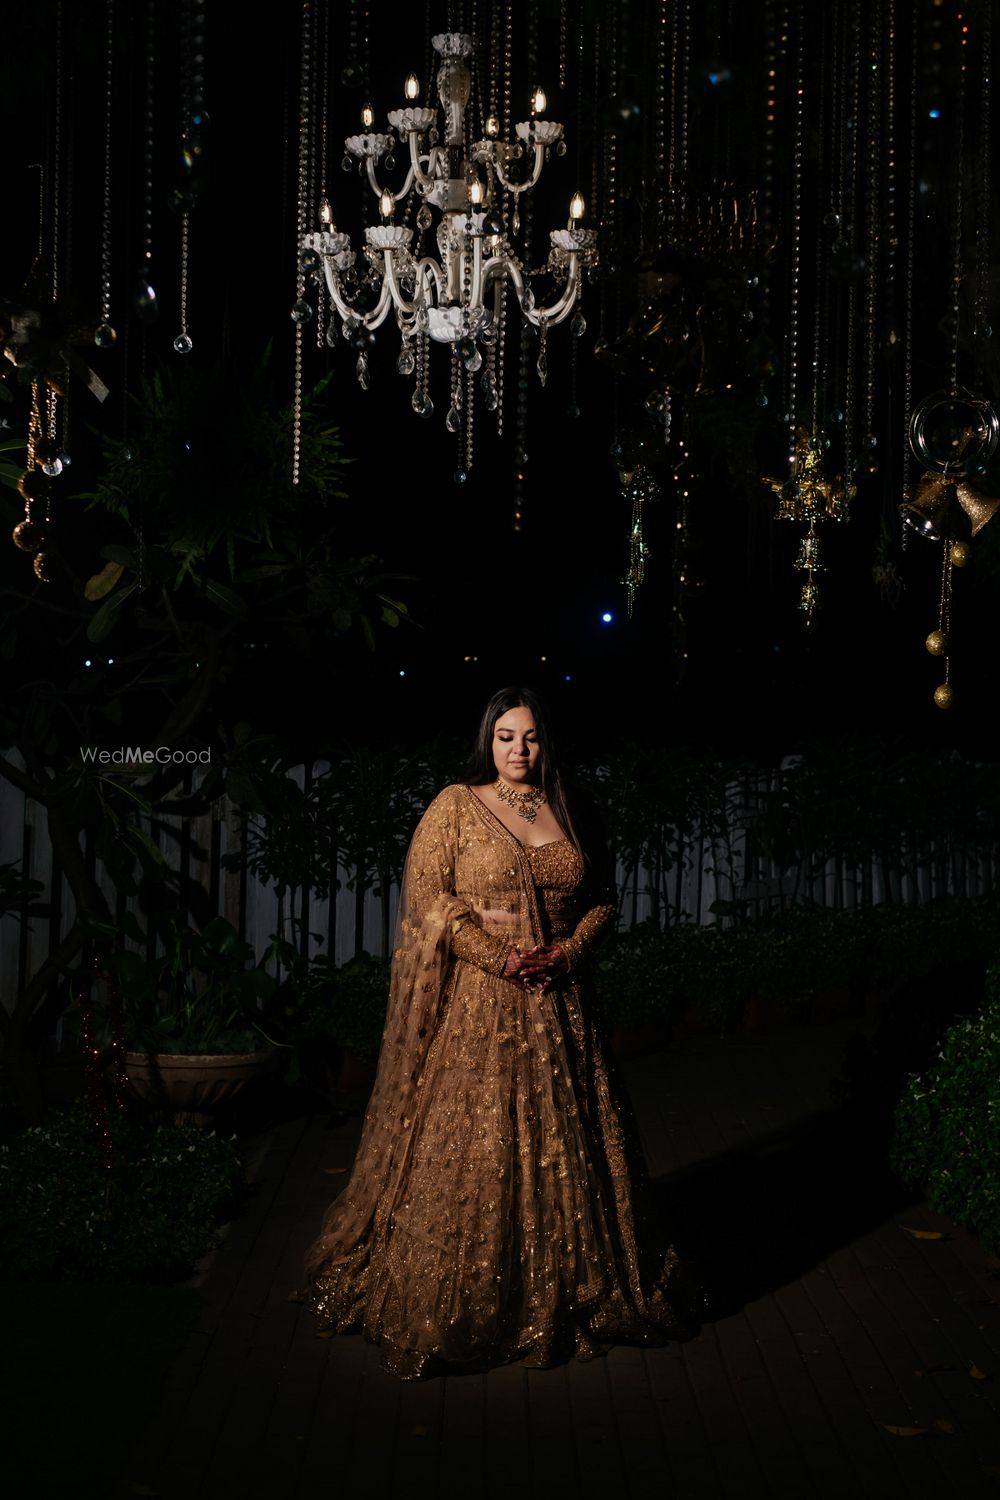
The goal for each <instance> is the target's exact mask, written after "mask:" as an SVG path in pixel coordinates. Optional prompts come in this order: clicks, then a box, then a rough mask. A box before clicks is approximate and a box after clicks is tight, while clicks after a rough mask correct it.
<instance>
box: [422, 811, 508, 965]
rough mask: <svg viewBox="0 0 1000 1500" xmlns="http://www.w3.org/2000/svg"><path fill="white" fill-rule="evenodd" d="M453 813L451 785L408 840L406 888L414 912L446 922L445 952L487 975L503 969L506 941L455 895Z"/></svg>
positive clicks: (455, 817)
mask: <svg viewBox="0 0 1000 1500" xmlns="http://www.w3.org/2000/svg"><path fill="white" fill-rule="evenodd" d="M457 834H458V812H457V808H456V803H455V797H454V795H453V792H452V789H451V788H446V789H445V791H443V792H441V793H439V795H438V796H437V797H436V798H435V799H434V801H433V802H432V803H431V805H430V807H429V808H428V809H427V811H426V813H425V814H424V816H423V818H422V819H421V820H420V824H419V826H418V827H417V831H416V833H415V834H414V835H413V842H412V844H411V845H410V852H409V856H408V859H407V890H408V899H409V905H410V908H411V910H412V913H413V916H414V918H416V919H419V920H422V921H424V922H442V923H444V924H446V925H447V929H448V944H449V951H450V952H451V954H452V955H453V956H454V957H455V958H460V959H462V960H463V961H464V962H465V963H470V964H475V966H476V967H477V968H479V969H483V970H484V971H485V972H486V973H487V974H502V973H503V970H504V966H505V964H506V962H507V955H508V954H509V953H510V944H509V943H508V942H506V941H505V940H504V939H503V938H502V937H499V936H497V934H496V933H492V932H486V931H484V929H483V928H482V927H481V926H480V925H479V923H478V922H477V921H476V918H475V917H474V915H473V914H472V912H470V911H469V908H468V907H467V906H466V905H465V903H464V902H463V901H461V900H460V899H459V898H458V897H457V896H456V895H455V860H456V855H457V848H458V836H457Z"/></svg>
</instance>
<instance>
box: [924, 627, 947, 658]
mask: <svg viewBox="0 0 1000 1500" xmlns="http://www.w3.org/2000/svg"><path fill="white" fill-rule="evenodd" d="M924 645H925V646H926V647H927V649H928V651H929V652H930V653H931V655H932V656H943V655H944V654H945V652H946V651H947V649H948V637H947V636H946V635H945V633H944V631H943V630H932V631H931V633H930V635H929V636H928V637H927V639H926V641H924Z"/></svg>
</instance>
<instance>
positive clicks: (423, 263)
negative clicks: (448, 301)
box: [417, 255, 447, 302]
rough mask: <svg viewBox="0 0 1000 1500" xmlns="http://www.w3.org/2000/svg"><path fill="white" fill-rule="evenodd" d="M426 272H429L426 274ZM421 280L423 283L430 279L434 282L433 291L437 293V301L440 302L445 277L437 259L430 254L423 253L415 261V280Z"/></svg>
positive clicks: (444, 285) (445, 284)
mask: <svg viewBox="0 0 1000 1500" xmlns="http://www.w3.org/2000/svg"><path fill="white" fill-rule="evenodd" d="M428 273H430V274H429V275H428ZM421 281H422V282H424V283H427V282H428V281H432V282H433V283H434V291H435V293H436V295H437V301H438V302H440V301H441V300H442V299H443V297H444V294H445V288H446V286H447V279H446V277H445V274H444V272H443V271H442V269H441V267H440V266H439V265H438V263H437V261H436V260H435V259H434V257H433V256H432V255H424V256H422V257H421V258H420V260H418V261H417V282H418V283H419V282H421ZM425 300H426V299H425Z"/></svg>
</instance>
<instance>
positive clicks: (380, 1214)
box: [299, 785, 703, 1380]
mask: <svg viewBox="0 0 1000 1500" xmlns="http://www.w3.org/2000/svg"><path fill="white" fill-rule="evenodd" d="M585 884H586V882H585V881H584V872H583V865H582V861H581V859H580V856H579V855H578V853H577V851H576V849H575V848H574V846H573V845H572V844H570V843H568V842H567V841H566V840H558V841H555V842H553V843H549V844H542V845H540V846H538V847H536V848H533V849H532V848H528V847H527V846H525V845H523V844H521V843H520V842H519V841H518V840H517V839H516V838H515V837H514V836H513V835H512V834H511V833H510V832H509V831H508V830H507V829H506V828H505V827H504V825H503V824H502V823H501V822H500V821H499V820H498V819H497V818H496V817H494V815H493V814H492V812H491V811H490V810H489V809H488V808H487V807H486V806H485V804H484V803H483V802H482V801H481V800H480V799H479V798H478V797H477V796H476V794H475V793H474V792H473V791H471V790H470V789H469V788H468V787H467V786H462V785H455V786H450V787H446V788H445V790H444V791H443V792H441V793H440V794H439V795H438V796H437V797H436V798H435V799H434V801H433V802H432V803H431V805H430V807H429V808H428V810H427V812H426V813H425V814H424V817H423V819H422V820H421V822H420V825H419V827H418V828H417V831H416V833H415V834H414V837H413V842H412V844H411V846H410V850H409V853H408V855H407V862H406V869H405V872H404V877H403V884H402V889H401V894H400V906H399V913H398V917H397V926H396V946H395V950H394V953H393V966H392V982H391V987H390V998H389V1008H388V1013H387V1017H386V1025H385V1031H384V1033H383V1037H382V1049H381V1053H380V1056H379V1064H378V1071H377V1076H376V1080H375V1086H374V1089H373V1092H372V1097H371V1101H370V1103H369V1105H368V1107H367V1110H366V1114H365V1121H364V1127H363V1132H362V1136H361V1141H360V1145H359V1147H358V1152H357V1156H356V1159H355V1163H354V1168H353V1171H352V1174H351V1177H350V1180H349V1181H348V1183H347V1185H346V1186H345V1188H344V1190H343V1192H342V1193H341V1194H340V1196H339V1197H338V1198H336V1199H335V1200H334V1202H333V1203H332V1204H331V1205H330V1208H329V1209H328V1210H327V1213H326V1216H325V1219H324V1223H323V1229H322V1233H321V1234H320V1236H319V1238H318V1239H317V1240H316V1242H315V1244H314V1245H313V1246H312V1248H311V1249H310V1251H309V1253H308V1255H307V1257H306V1275H307V1286H306V1288H305V1290H304V1291H303V1292H301V1293H300V1294H299V1297H300V1300H303V1301H305V1302H306V1303H307V1304H308V1306H309V1307H310V1308H311V1309H312V1311H314V1312H315V1313H316V1314H317V1315H318V1316H319V1318H320V1319H321V1320H322V1324H323V1327H324V1329H326V1330H334V1331H336V1332H338V1333H347V1332H352V1331H361V1332H363V1333H364V1334H365V1335H366V1337H367V1338H369V1339H370V1340H372V1341H373V1342H376V1343H378V1344H379V1345H380V1346H381V1361H382V1364H383V1366H384V1367H385V1368H386V1369H387V1370H389V1371H390V1372H391V1373H392V1374H394V1375H397V1376H399V1377H400V1378H401V1379H406V1380H415V1379H420V1378H422V1377H426V1376H429V1375H434V1374H438V1373H445V1372H447V1371H448V1370H449V1369H454V1368H456V1367H457V1368H461V1369H465V1370H469V1369H474V1370H479V1369H487V1368H490V1367H491V1366H494V1365H498V1364H504V1363H507V1362H509V1361H511V1360H515V1359H522V1360H523V1361H524V1362H525V1363H526V1364H531V1365H537V1366H544V1365H547V1364H551V1363H553V1362H554V1361H556V1360H558V1359H559V1358H562V1357H565V1356H567V1355H574V1354H575V1356H576V1358H578V1359H590V1358H592V1357H593V1356H594V1355H595V1354H598V1353H602V1352H604V1351H605V1350H606V1349H607V1348H608V1347H610V1345H612V1344H614V1343H618V1342H628V1343H640V1344H662V1343H664V1342H666V1340H667V1339H668V1338H685V1337H690V1336H691V1335H692V1334H693V1333H694V1332H695V1331H696V1329H697V1325H698V1318H699V1314H700V1312H701V1310H702V1307H703V1303H702V1301H701V1297H700V1293H699V1292H698V1291H697V1289H695V1288H694V1287H693V1286H692V1284H691V1282H690V1279H689V1277H688V1275H687V1274H686V1272H685V1268H684V1266H683V1265H682V1263H681V1262H680V1261H679V1259H678V1257H677V1255H676V1252H675V1251H674V1249H673V1248H672V1247H671V1248H670V1249H668V1250H667V1251H666V1253H665V1256H664V1255H660V1256H658V1257H657V1260H658V1264H657V1265H656V1266H655V1268H654V1270H653V1272H652V1275H651V1276H647V1274H646V1267H645V1266H644V1265H643V1264H641V1260H642V1255H643V1248H642V1246H641V1245H640V1243H638V1239H639V1237H638V1236H637V1225H636V1214H635V1209H634V1204H633V1186H634V1182H635V1176H636V1173H637V1172H640V1173H641V1171H642V1170H643V1168H642V1165H641V1163H639V1162H637V1161H635V1151H634V1148H630V1147H629V1144H628V1142H627V1139H626V1132H625V1129H624V1127H623V1115H622V1106H621V1105H620V1103H619V1100H618V1098H617V1096H616V1093H615V1088H614V1083H613V1079H612V1077H611V1076H610V1075H609V1070H608V1066H607V1062H606V1059H605V1057H604V1054H603V1051H602V1049H601V1046H600V1044H599V1041H598V1038H597V1036H596V1034H595V1031H594V1027H593V1023H592V1022H591V1020H590V1019H589V1018H588V1016H587V1013H586V1009H585V1008H584V1007H583V1006H581V999H580V986H579V982H578V972H579V968H580V966H581V962H582V960H583V959H584V957H585V955H586V953H587V950H588V948H589V947H590V945H591V944H592V943H593V942H594V940H595V938H597V937H598V936H599V935H600V934H601V933H602V932H603V931H604V930H605V928H606V927H607V926H608V925H609V924H610V922H611V921H612V920H613V917H614V907H613V906H612V905H610V904H606V903H600V902H599V903H598V904H595V905H590V904H589V903H588V902H587V900H586V899H581V898H585V895H586V892H585ZM581 908H582V909H581ZM550 941H558V942H560V943H561V944H562V945H563V947H564V949H565V950H566V953H567V956H568V958H569V963H570V972H569V974H568V975H567V976H564V977H563V978H562V979H561V980H559V981H558V982H557V983H556V985H555V986H554V987H553V988H552V989H551V990H550V991H549V992H548V993H547V994H546V995H544V996H543V995H539V993H538V992H537V991H536V992H529V991H526V990H524V989H523V988H522V987H521V986H520V985H517V984H515V983H513V982H511V981H510V980H506V979H502V978H501V977H500V974H501V971H502V969H503V967H504V964H505V962H506V958H507V955H508V953H509V951H510V948H511V946H512V945H513V944H515V943H517V944H519V945H520V946H521V947H525V948H527V947H531V946H533V945H534V944H535V943H537V942H550Z"/></svg>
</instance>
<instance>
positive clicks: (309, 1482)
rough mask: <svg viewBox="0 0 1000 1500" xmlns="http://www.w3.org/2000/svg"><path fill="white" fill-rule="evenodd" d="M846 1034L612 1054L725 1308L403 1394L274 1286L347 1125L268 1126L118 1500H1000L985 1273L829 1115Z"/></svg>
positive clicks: (970, 1242)
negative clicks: (673, 1340)
mask: <svg viewBox="0 0 1000 1500" xmlns="http://www.w3.org/2000/svg"><path fill="white" fill-rule="evenodd" d="M858 1025H859V1023H851V1022H838V1023H836V1024H831V1025H826V1026H821V1027H813V1028H808V1029H801V1030H782V1031H779V1032H772V1033H750V1034H747V1035H745V1036H740V1037H731V1038H727V1039H719V1038H715V1037H711V1036H697V1037H692V1038H690V1039H688V1040H686V1041H685V1042H684V1043H682V1044H681V1045H680V1046H678V1047H675V1048H673V1049H671V1050H670V1051H664V1052H658V1053H655V1054H651V1055H648V1056H645V1057H642V1058H637V1059H633V1060H632V1061H630V1062H628V1063H626V1064H625V1065H624V1066H625V1075H626V1079H627V1082H628V1086H629V1089H630V1092H631V1096H632V1099H633V1103H634V1105H635V1112H636V1116H637V1119H638V1122H639V1126H640V1130H641V1133H642V1137H643V1141H644V1145H645V1149H646V1154H647V1159H648V1161H649V1165H650V1171H651V1175H652V1177H653V1179H654V1183H655V1184H656V1191H657V1202H658V1213H660V1214H662V1217H663V1222H664V1224H665V1225H667V1224H669V1225H670V1228H671V1232H672V1236H673V1237H676V1238H677V1239H678V1241H679V1243H680V1245H681V1247H682V1249H686V1250H687V1251H688V1252H689V1253H693V1254H695V1255H696V1256H697V1258H698V1260H699V1261H700V1262H701V1264H702V1267H703V1270H704V1271H705V1273H706V1275H707V1276H708V1279H709V1285H710V1287H711V1289H712V1292H713V1294H714V1297H715V1300H716V1303H717V1308H718V1311H717V1313H716V1316H715V1317H714V1319H713V1321H712V1322H710V1323H709V1324H707V1325H706V1326H705V1328H704V1329H703V1330H702V1332H701V1334H700V1336H699V1337H698V1338H697V1339H695V1340H693V1341H691V1342H689V1343H686V1344H683V1345H670V1346H668V1347H666V1348H663V1349H653V1350H637V1349H631V1348H616V1349H614V1350H613V1351H612V1352H611V1353H610V1354H609V1355H608V1356H607V1358H605V1359H598V1360H595V1361H593V1362H592V1363H590V1364H577V1363H575V1362H571V1363H570V1364H568V1365H565V1366H561V1367H559V1368H556V1369H552V1370H528V1369H524V1368H523V1367H522V1366H520V1365H513V1366H509V1367H506V1368H502V1369H498V1370H494V1371H491V1372H490V1373H489V1374H487V1375H475V1376H461V1377H449V1378H446V1379H436V1380H432V1381H427V1382H418V1383H415V1384H405V1383H399V1382H397V1381H395V1380H393V1379H392V1378H391V1377H390V1376H388V1375H386V1374H385V1373H384V1372H383V1371H382V1370H381V1368H380V1366H379V1364H378V1355H377V1351H376V1350H375V1349H374V1348H373V1347H371V1346H369V1345H367V1344H365V1342H364V1341H363V1340H362V1339H361V1338H360V1336H346V1337H341V1338H334V1339H320V1338H317V1337H316V1325H315V1321H314V1320H313V1319H312V1317H311V1316H310V1315H309V1314H308V1313H306V1312H305V1311H304V1310H303V1309H301V1308H299V1307H298V1306H296V1305H294V1304H290V1303H289V1302H288V1301H287V1297H288V1293H289V1290H290V1289H291V1288H292V1287H294V1286H296V1285H297V1284H298V1282H299V1276H300V1262H301V1256H302V1252H303V1250H304V1248H305V1247H306V1245H307V1244H308V1243H309V1241H310V1240H311V1239H312V1237H313V1235H314V1234H315V1232H316V1229H317V1227H318V1224H319V1220H320V1216H321V1214H322V1210H323V1207H324V1206H325V1204H326V1202H327V1201H328V1200H329V1199H330V1198H331V1197H333V1195H334V1193H335V1192H336V1191H337V1189H338V1185H339V1183H340V1182H341V1181H342V1177H341V1176H340V1175H339V1174H338V1172H337V1169H342V1168H345V1167H347V1166H349V1164H350V1161H351V1157H352V1154H353V1151H354V1148H355V1145H356V1141H357V1137H358V1122H357V1120H352V1121H349V1122H348V1123H347V1124H344V1125H340V1126H337V1127H331V1126H330V1125H329V1124H328V1123H327V1122H326V1121H325V1120H324V1119H323V1118H316V1119H314V1120H311V1121H307V1120H297V1121H294V1122H291V1123H288V1124H284V1125H282V1126H280V1127H278V1128H277V1129H276V1130H275V1131H274V1132H273V1133H272V1134H271V1135H269V1136H268V1137H267V1138H265V1139H263V1140H261V1141H258V1142H256V1143H254V1144H255V1145H256V1147H257V1157H256V1161H255V1166H254V1176H255V1178H256V1179H257V1181H258V1183H259V1190H258V1192H257V1194H256V1197H255V1199H254V1200H253V1202H252V1204H251V1206H250V1209H249V1211H248V1212H247V1213H245V1214H244V1216H243V1217H242V1218H241V1219H240V1220H238V1221H237V1222H236V1223H235V1224H234V1226H233V1227H232V1230H231V1232H230V1233H229V1235H228V1236H227V1238H226V1239H225V1241H224V1242H223V1245H222V1247H221V1249H220V1251H219V1252H218V1254H217V1255H216V1257H215V1259H214V1261H213V1263H212V1265H211V1268H210V1271H209V1273H208V1276H207V1279H206V1283H205V1287H204V1311H203V1315H202V1318H201V1320H200V1322H199V1326H198V1328H197V1329H196V1331H195V1333H194V1334H193V1336H192V1338H191V1341H190V1344H189V1347H188V1349H187V1351H186V1353H185V1355H184V1357H183V1358H182V1359H181V1360H179V1361H178V1362H177V1364H176V1365H175V1367H174V1368H173V1370H172V1373H171V1376H170V1379H169V1382H168V1385H167V1389H166V1392H165V1395H164V1401H163V1405H162V1408H161V1411H160V1414H159V1416H158V1418H157V1420H156V1422H155V1423H154V1425H153V1426H152V1427H151V1428H150V1429H149V1430H148V1431H147V1432H146V1433H145V1434H143V1435H142V1436H141V1439H140V1441H139V1442H138V1443H137V1446H136V1449H135V1451H134V1453H133V1455H132V1460H131V1463H130V1466H129V1469H128V1475H127V1479H126V1482H125V1484H124V1486H123V1488H122V1490H121V1497H123V1500H124V1497H134V1496H137V1495H145V1496H158V1497H161V1500H208V1497H213V1500H230V1497H233V1500H236V1497H240V1500H258V1497H260V1500H264V1497H267V1500H325V1497H330V1500H333V1497H341V1496H344V1497H352V1500H353V1497H369V1496H370V1497H392V1500H396V1497H403V1496H407V1497H409V1496H413V1495H417V1496H419V1495H422V1494H424V1493H427V1494H435V1495H438V1496H441V1497H445V1500H449V1497H452V1496H455V1497H456V1500H457V1497H461V1500H479V1497H483V1500H493V1497H504V1500H512V1497H514V1496H517V1497H522V1496H523V1497H527V1500H532V1497H537V1500H560V1497H563V1496H566V1497H569V1496H573V1497H580V1496H592V1495H593V1496H598V1495H600V1496H603V1497H618V1496H622V1497H636V1500H638V1497H644V1496H647V1495H656V1496H664V1497H671V1496H676V1497H680V1500H687V1497H692V1500H695V1497H697V1500H700V1497H702V1496H718V1497H733V1500H737V1497H738V1500H756V1497H762V1500H763V1497H766V1500H771V1497H779V1496H780V1497H789V1500H791V1497H796V1500H803V1497H808V1500H813V1497H830V1500H834V1497H836V1500H845V1497H855V1496H859V1497H872V1500H876V1497H877V1500H895V1497H913V1496H918V1497H923V1496H927V1497H930V1496H939V1495H947V1494H951V1495H955V1496H962V1497H979V1496H995V1497H1000V1414H998V1406H1000V1272H998V1268H997V1265H996V1264H995V1263H994V1262H990V1261H989V1260H988V1259H987V1258H986V1257H985V1256H984V1255H983V1253H982V1250H981V1248H980V1247H979V1245H978V1242H977V1241H976V1240H975V1239H974V1238H973V1237H972V1236H970V1235H968V1234H966V1233H965V1232H964V1231H962V1230H960V1229H958V1228H957V1227H956V1226H955V1225H953V1224H951V1223H950V1222H949V1221H947V1220H943V1219H941V1218H939V1217H938V1216H935V1215H934V1214H932V1213H930V1212H929V1211H928V1210H927V1208H926V1207H925V1206H924V1205H922V1204H920V1203H914V1202H913V1201H912V1200H909V1199H907V1198H906V1197H905V1196H904V1195H901V1194H900V1191H899V1189H898V1187H897V1186H896V1185H895V1184H894V1182H893V1179H892V1178H891V1176H890V1175H889V1174H888V1173H887V1171H886V1170H885V1168H884V1167H883V1166H882V1165H881V1164H880V1152H879V1151H878V1150H877V1149H875V1148H873V1145H872V1142H871V1140H870V1138H869V1137H868V1136H867V1135H866V1133H865V1132H864V1131H862V1130H859V1129H857V1128H855V1127H854V1126H853V1125H852V1122H851V1119H850V1117H849V1116H846V1115H845V1114H844V1113H843V1111H841V1110H838V1109H836V1108H835V1107H833V1106H832V1105H831V1096H830V1082H831V1079H832V1078H834V1077H835V1076H836V1075H837V1074H838V1072H839V1069H840V1066H841V1062H842V1058H843V1049H844V1042H845V1040H846V1038H847V1037H848V1036H849V1035H850V1034H851V1033H852V1032H856V1031H857V1029H858ZM914 1230H916V1231H938V1232H940V1233H941V1238H939V1239H925V1238H919V1237H915V1236H914V1234H913V1233H911V1232H910V1231H914ZM892 1428H901V1429H904V1432H903V1433H894V1432H892V1431H891V1429H892ZM913 1429H918V1431H916V1432H913V1431H912V1430H913ZM907 1430H910V1435H906V1432H907Z"/></svg>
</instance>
